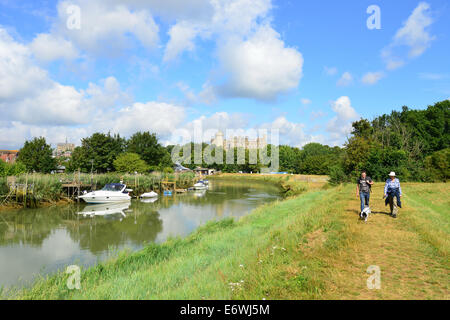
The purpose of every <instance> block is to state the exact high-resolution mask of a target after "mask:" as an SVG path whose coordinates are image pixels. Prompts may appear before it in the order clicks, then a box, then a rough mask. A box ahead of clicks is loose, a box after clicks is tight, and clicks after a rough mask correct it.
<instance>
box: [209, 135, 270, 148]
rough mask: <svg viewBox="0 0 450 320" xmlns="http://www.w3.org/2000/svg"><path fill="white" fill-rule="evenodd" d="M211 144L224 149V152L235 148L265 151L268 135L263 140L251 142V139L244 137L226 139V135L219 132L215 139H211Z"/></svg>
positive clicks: (258, 139)
mask: <svg viewBox="0 0 450 320" xmlns="http://www.w3.org/2000/svg"><path fill="white" fill-rule="evenodd" d="M211 144H212V145H215V146H217V147H223V149H224V150H230V149H233V148H244V149H264V148H266V147H267V135H266V134H265V135H264V136H263V137H262V138H260V137H258V138H257V139H256V140H250V139H249V137H242V136H239V137H233V138H231V139H225V138H224V134H223V133H222V132H221V131H218V132H217V133H216V134H215V136H214V138H213V139H211Z"/></svg>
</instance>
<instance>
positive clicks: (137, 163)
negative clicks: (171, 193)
mask: <svg viewBox="0 0 450 320" xmlns="http://www.w3.org/2000/svg"><path fill="white" fill-rule="evenodd" d="M114 168H115V169H116V170H117V171H118V172H127V173H134V172H138V173H144V172H147V171H148V169H149V166H148V165H147V163H146V162H145V161H144V160H142V159H141V157H140V156H139V155H138V154H137V153H131V152H128V153H122V154H120V155H119V156H118V157H117V158H116V160H114Z"/></svg>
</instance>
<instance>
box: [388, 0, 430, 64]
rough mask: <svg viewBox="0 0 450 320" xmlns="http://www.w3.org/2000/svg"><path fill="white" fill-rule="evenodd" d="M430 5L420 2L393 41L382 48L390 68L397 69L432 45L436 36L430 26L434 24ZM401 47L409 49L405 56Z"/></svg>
mask: <svg viewBox="0 0 450 320" xmlns="http://www.w3.org/2000/svg"><path fill="white" fill-rule="evenodd" d="M433 22H434V21H433V18H432V16H431V11H430V5H429V4H428V3H426V2H420V3H419V5H418V6H417V7H416V8H415V9H414V11H413V12H412V14H411V15H410V16H409V18H408V19H407V20H406V21H405V22H404V24H403V26H402V27H401V28H400V29H399V30H398V31H397V32H396V34H395V36H394V38H393V39H392V41H391V43H390V44H389V45H388V46H387V47H386V48H384V49H383V50H382V53H381V55H382V57H383V59H384V60H385V63H386V68H387V69H388V70H393V69H397V68H399V67H401V66H403V65H404V64H405V63H406V60H407V59H408V58H409V59H412V58H416V57H418V56H420V55H422V54H423V53H424V52H425V51H426V49H428V48H429V47H430V46H431V43H432V41H433V40H434V39H435V36H432V35H431V34H430V33H429V30H428V28H429V27H430V26H431V25H432V24H433ZM401 49H406V50H407V55H406V56H405V55H404V54H403V53H402V52H401Z"/></svg>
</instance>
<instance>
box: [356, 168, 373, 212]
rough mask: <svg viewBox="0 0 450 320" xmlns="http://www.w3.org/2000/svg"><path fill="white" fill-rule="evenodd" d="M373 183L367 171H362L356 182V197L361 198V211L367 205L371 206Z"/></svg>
mask: <svg viewBox="0 0 450 320" xmlns="http://www.w3.org/2000/svg"><path fill="white" fill-rule="evenodd" d="M372 185H373V181H372V179H371V178H370V177H368V176H367V173H366V171H363V172H361V176H360V177H359V178H358V180H357V182H356V197H358V196H359V197H360V199H361V211H360V212H363V210H364V207H365V206H369V201H370V191H371V188H372Z"/></svg>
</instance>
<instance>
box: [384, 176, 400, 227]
mask: <svg viewBox="0 0 450 320" xmlns="http://www.w3.org/2000/svg"><path fill="white" fill-rule="evenodd" d="M401 197H402V187H401V186H400V180H399V179H398V178H396V176H395V172H391V173H389V179H387V180H386V185H385V186H384V198H385V199H386V200H385V205H388V204H389V207H390V209H391V216H392V217H394V218H397V214H398V208H397V207H399V208H401V207H402V201H401ZM394 198H396V204H394Z"/></svg>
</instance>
